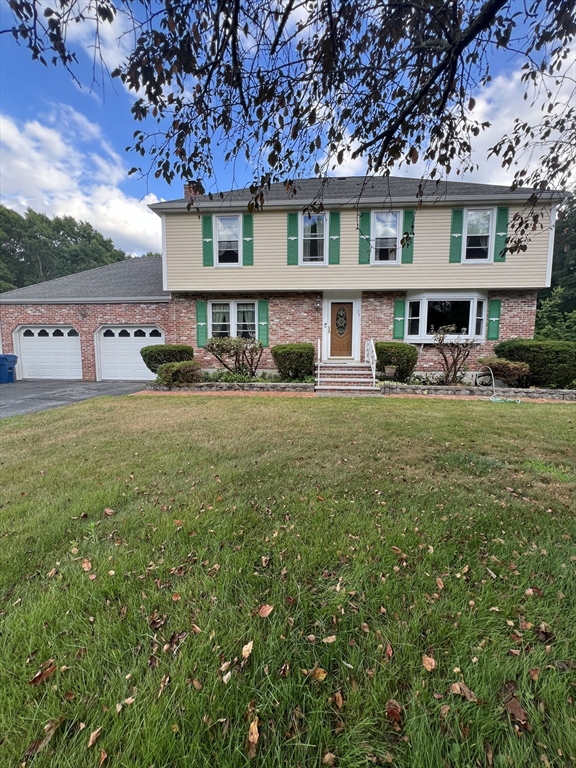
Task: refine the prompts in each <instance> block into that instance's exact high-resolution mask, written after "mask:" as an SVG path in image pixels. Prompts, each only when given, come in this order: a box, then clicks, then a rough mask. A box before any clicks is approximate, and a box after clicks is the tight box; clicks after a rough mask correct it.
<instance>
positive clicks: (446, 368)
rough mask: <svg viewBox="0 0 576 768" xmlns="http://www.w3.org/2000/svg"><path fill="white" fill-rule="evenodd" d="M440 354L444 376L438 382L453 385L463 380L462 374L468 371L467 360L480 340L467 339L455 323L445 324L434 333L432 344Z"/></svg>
mask: <svg viewBox="0 0 576 768" xmlns="http://www.w3.org/2000/svg"><path fill="white" fill-rule="evenodd" d="M432 346H433V347H434V349H435V350H436V352H438V354H439V356H440V365H441V366H442V376H441V377H440V379H439V381H438V384H444V385H446V386H451V385H453V384H458V383H459V382H460V381H461V380H462V374H463V373H464V372H465V371H466V367H465V366H466V361H467V360H468V358H469V357H470V353H471V352H472V350H473V349H474V347H477V346H478V342H477V341H475V340H474V339H465V338H463V337H461V336H460V335H459V334H457V333H456V326H455V325H445V326H442V327H441V328H438V330H437V331H436V333H435V334H434V344H433V345H432Z"/></svg>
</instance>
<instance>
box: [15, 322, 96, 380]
mask: <svg viewBox="0 0 576 768" xmlns="http://www.w3.org/2000/svg"><path fill="white" fill-rule="evenodd" d="M17 341H18V346H19V349H18V351H17V352H16V354H17V355H18V364H19V366H20V376H21V378H23V379H81V378H82V355H81V351H80V336H79V335H78V331H77V330H76V329H75V328H71V327H70V326H64V325H61V326H53V325H42V326H36V325H29V326H25V327H23V328H20V330H19V331H18V333H17Z"/></svg>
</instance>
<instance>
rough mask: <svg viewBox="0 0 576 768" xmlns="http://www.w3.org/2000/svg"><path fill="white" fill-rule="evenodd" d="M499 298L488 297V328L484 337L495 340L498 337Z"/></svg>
mask: <svg viewBox="0 0 576 768" xmlns="http://www.w3.org/2000/svg"><path fill="white" fill-rule="evenodd" d="M500 304H501V302H500V299H490V301H489V302H488V330H487V332H486V338H487V339H488V340H489V341H496V340H497V339H498V338H500Z"/></svg>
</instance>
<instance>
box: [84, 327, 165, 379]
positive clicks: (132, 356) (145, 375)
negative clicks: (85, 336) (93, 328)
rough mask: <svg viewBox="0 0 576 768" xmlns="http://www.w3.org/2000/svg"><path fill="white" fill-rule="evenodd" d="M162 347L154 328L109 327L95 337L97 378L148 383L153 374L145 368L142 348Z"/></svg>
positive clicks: (159, 335)
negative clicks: (141, 353) (159, 345)
mask: <svg viewBox="0 0 576 768" xmlns="http://www.w3.org/2000/svg"><path fill="white" fill-rule="evenodd" d="M150 344H164V333H163V332H162V331H160V330H159V329H158V328H156V327H155V326H146V325H140V326H138V327H134V326H122V325H112V326H106V327H103V328H100V330H99V331H98V332H97V334H96V354H97V360H98V373H99V375H98V378H99V379H104V380H106V381H150V380H152V379H154V378H156V377H155V375H154V374H153V373H152V372H151V371H150V370H148V368H146V366H145V365H144V362H143V360H142V356H141V355H140V350H141V349H142V347H147V346H148V345H150Z"/></svg>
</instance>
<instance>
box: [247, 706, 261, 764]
mask: <svg viewBox="0 0 576 768" xmlns="http://www.w3.org/2000/svg"><path fill="white" fill-rule="evenodd" d="M259 738H260V734H259V733H258V718H257V717H255V718H254V720H252V722H251V723H250V728H249V729H248V741H247V744H246V749H247V751H248V757H249V759H250V760H254V758H255V757H256V747H257V744H258V739H259Z"/></svg>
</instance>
